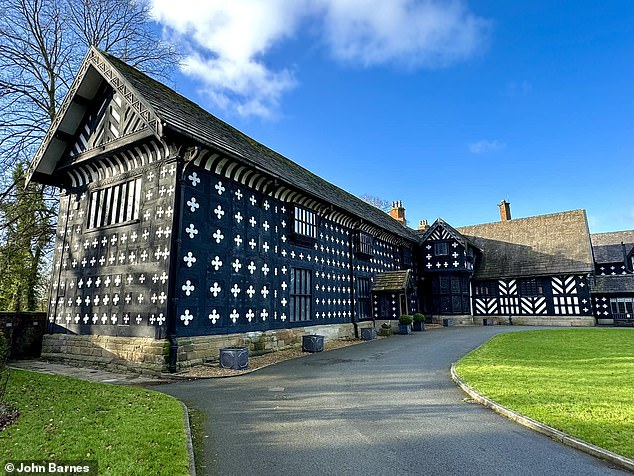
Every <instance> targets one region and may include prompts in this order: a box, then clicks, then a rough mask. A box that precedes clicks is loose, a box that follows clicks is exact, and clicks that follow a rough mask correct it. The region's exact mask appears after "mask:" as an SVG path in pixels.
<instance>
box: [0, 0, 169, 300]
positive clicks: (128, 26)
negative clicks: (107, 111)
mask: <svg viewBox="0 0 634 476" xmlns="http://www.w3.org/2000/svg"><path fill="white" fill-rule="evenodd" d="M0 8H1V11H2V15H0V110H2V115H1V116H0V190H3V192H1V193H0V258H1V260H2V261H1V263H2V266H3V269H2V270H0V271H1V273H0V276H1V277H2V281H0V308H2V307H4V306H13V307H14V308H19V309H23V310H30V309H34V308H35V307H34V306H35V302H36V300H37V294H38V293H37V290H38V286H40V285H41V278H42V276H43V275H44V274H45V272H44V271H45V270H44V269H43V268H45V267H46V259H47V257H48V253H47V250H48V249H50V247H48V248H47V246H46V245H47V244H48V242H49V241H50V238H51V237H52V236H53V234H54V229H55V217H56V215H57V213H56V210H57V204H58V200H57V196H56V193H55V191H54V190H52V189H50V188H49V187H43V186H41V185H37V184H31V185H29V187H27V189H26V190H24V170H25V164H27V163H28V162H29V161H30V160H31V158H32V157H33V156H34V155H35V152H36V150H37V147H38V146H39V144H40V143H41V141H42V138H43V136H44V134H45V133H46V131H47V130H48V128H49V126H50V124H51V122H52V121H53V120H54V118H55V117H56V115H57V113H58V110H59V105H60V103H61V101H62V100H63V98H64V96H65V95H66V93H67V91H68V88H69V85H70V83H71V82H72V79H73V77H74V74H75V71H77V70H78V68H79V65H80V64H81V62H82V60H83V58H84V55H85V53H86V51H87V50H88V47H89V46H90V45H93V46H96V47H97V48H99V49H102V50H104V51H108V52H110V53H112V54H114V55H116V56H119V57H120V58H122V59H124V60H126V61H128V62H129V63H130V64H132V65H133V66H136V67H138V68H140V69H142V70H144V71H146V72H148V73H150V74H153V75H155V76H159V77H167V75H168V74H169V72H170V70H171V68H172V67H173V66H174V65H175V64H176V62H177V60H178V56H177V53H176V50H175V48H174V46H173V45H171V44H167V43H163V42H161V41H159V40H158V39H157V38H156V36H155V32H154V30H153V28H152V23H151V20H150V16H149V4H148V2H147V1H146V0H0ZM23 210H26V212H24V213H23ZM8 270H11V273H10V274H9V273H8ZM18 285H19V286H20V287H19V289H18V287H16V286H18Z"/></svg>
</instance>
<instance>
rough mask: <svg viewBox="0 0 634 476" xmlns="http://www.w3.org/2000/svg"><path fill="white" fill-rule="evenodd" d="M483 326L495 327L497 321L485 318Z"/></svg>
mask: <svg viewBox="0 0 634 476" xmlns="http://www.w3.org/2000/svg"><path fill="white" fill-rule="evenodd" d="M482 325H483V326H493V325H495V321H494V320H493V319H487V318H484V319H482Z"/></svg>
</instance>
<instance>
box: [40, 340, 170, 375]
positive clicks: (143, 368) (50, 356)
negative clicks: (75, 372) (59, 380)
mask: <svg viewBox="0 0 634 476" xmlns="http://www.w3.org/2000/svg"><path fill="white" fill-rule="evenodd" d="M168 351H169V343H168V342H167V340H156V339H152V338H151V337H110V336H98V335H90V336H80V335H74V334H45V335H44V340H43V342H42V358H43V359H46V360H52V361H59V362H64V363H68V364H71V365H80V366H97V367H104V368H107V369H109V370H117V371H126V372H128V371H132V372H139V373H147V374H158V373H160V372H161V371H164V370H165V369H166V368H167V356H168Z"/></svg>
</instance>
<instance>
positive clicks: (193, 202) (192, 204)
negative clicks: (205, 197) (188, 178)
mask: <svg viewBox="0 0 634 476" xmlns="http://www.w3.org/2000/svg"><path fill="white" fill-rule="evenodd" d="M187 206H188V207H189V210H190V211H191V212H192V213H194V212H195V211H196V210H198V209H199V208H200V203H198V202H197V201H196V197H192V198H190V199H189V200H187Z"/></svg>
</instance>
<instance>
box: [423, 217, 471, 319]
mask: <svg viewBox="0 0 634 476" xmlns="http://www.w3.org/2000/svg"><path fill="white" fill-rule="evenodd" d="M419 244H420V246H419V259H418V262H419V267H420V275H421V292H422V307H423V310H424V311H425V312H427V313H431V314H434V315H468V314H470V313H471V309H470V302H469V279H470V277H471V274H472V273H473V269H474V264H475V261H476V256H477V253H478V251H477V249H476V248H475V247H474V246H473V245H472V244H471V243H469V242H468V240H467V239H466V238H465V237H464V236H462V235H461V234H460V233H459V232H458V231H456V229H455V228H453V227H452V226H451V225H449V224H448V223H447V222H445V221H444V220H443V219H442V218H439V219H437V220H436V221H435V222H434V223H433V224H432V225H431V226H430V227H429V228H428V229H427V230H425V231H424V232H423V233H421V234H420V238H419Z"/></svg>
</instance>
